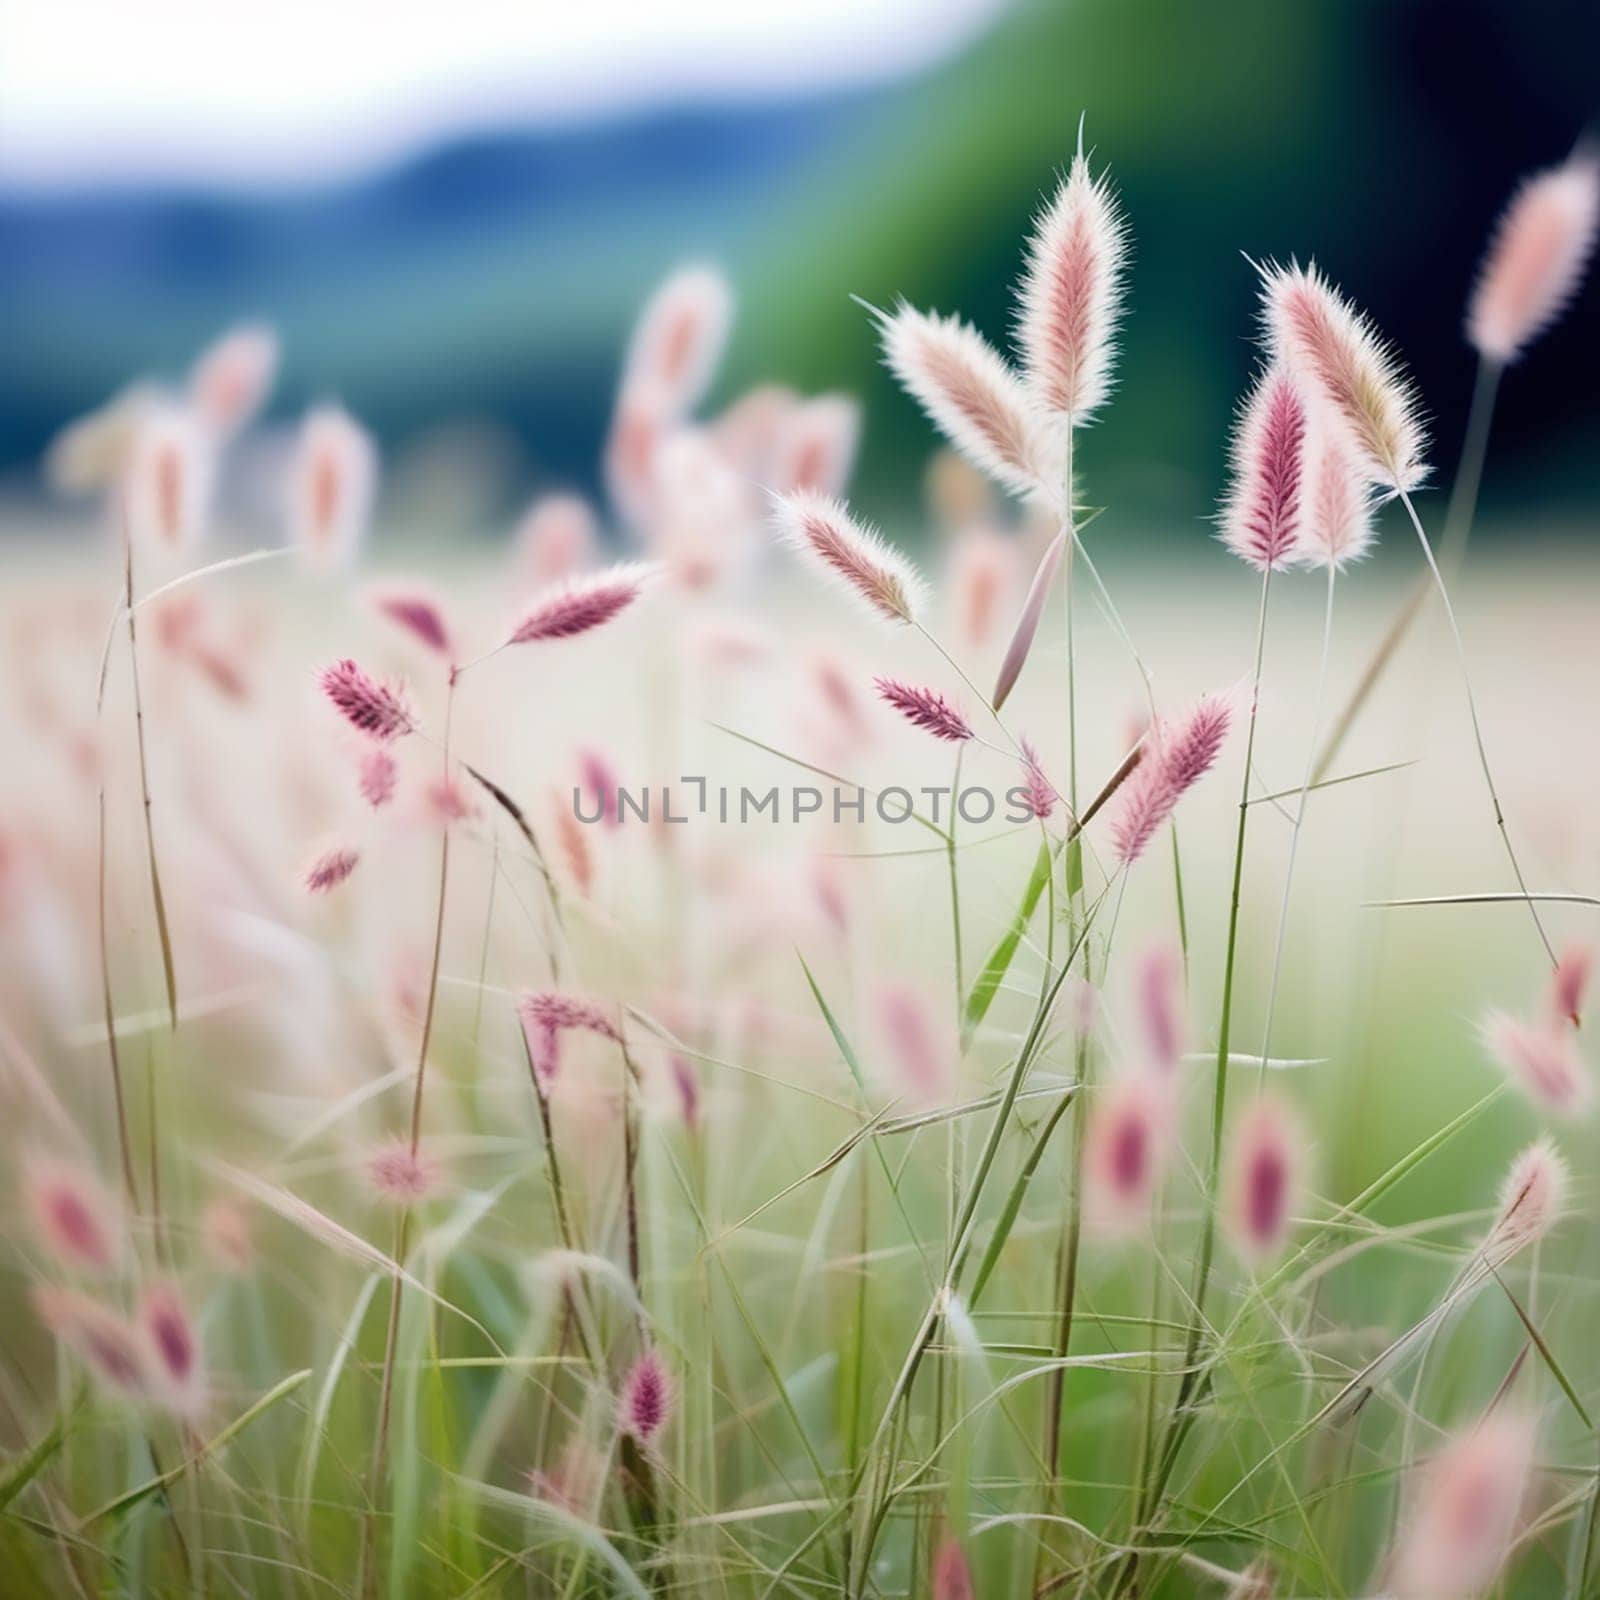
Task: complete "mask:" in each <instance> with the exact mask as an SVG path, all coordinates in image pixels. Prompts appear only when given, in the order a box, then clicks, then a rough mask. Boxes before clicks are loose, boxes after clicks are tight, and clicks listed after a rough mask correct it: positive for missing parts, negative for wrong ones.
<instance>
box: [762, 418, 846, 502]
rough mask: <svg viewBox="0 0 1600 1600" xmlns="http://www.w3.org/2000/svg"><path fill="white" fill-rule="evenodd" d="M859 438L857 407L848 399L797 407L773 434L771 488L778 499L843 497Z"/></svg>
mask: <svg viewBox="0 0 1600 1600" xmlns="http://www.w3.org/2000/svg"><path fill="white" fill-rule="evenodd" d="M860 437H861V407H860V406H859V405H858V404H857V403H856V402H855V401H854V400H852V399H851V398H850V397H849V396H848V395H842V394H820V395H817V396H816V397H815V398H814V399H811V400H806V401H804V402H802V403H801V404H800V405H798V406H796V407H795V408H794V409H793V410H792V411H791V412H790V413H789V415H788V416H787V417H786V418H785V419H784V421H783V423H782V425H781V428H780V430H779V434H778V440H777V451H776V456H777V460H776V466H775V467H774V469H773V483H772V487H773V488H775V489H777V490H779V491H780V492H781V493H783V494H818V495H840V494H843V493H844V491H845V486H846V484H848V483H849V481H850V469H851V467H852V466H854V465H855V459H856V444H857V442H858V441H859V439H860Z"/></svg>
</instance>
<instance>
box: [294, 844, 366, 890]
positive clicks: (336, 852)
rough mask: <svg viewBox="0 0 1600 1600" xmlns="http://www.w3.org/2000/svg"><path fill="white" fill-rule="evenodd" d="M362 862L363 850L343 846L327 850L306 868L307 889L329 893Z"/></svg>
mask: <svg viewBox="0 0 1600 1600" xmlns="http://www.w3.org/2000/svg"><path fill="white" fill-rule="evenodd" d="M360 864H361V852H360V851H359V850H348V849H345V848H344V847H343V846H339V847H336V848H335V849H332V850H325V851H324V852H323V853H322V854H321V855H320V856H318V857H317V859H316V860H315V861H313V862H312V863H311V865H310V866H309V867H307V868H306V880H305V881H306V890H307V892H308V893H310V894H328V893H329V892H331V891H332V890H334V889H337V888H338V887H339V885H340V884H341V883H343V882H344V881H345V880H346V879H347V878H348V877H349V876H350V874H351V873H352V872H354V871H355V870H356V868H357V867H358V866H359V865H360Z"/></svg>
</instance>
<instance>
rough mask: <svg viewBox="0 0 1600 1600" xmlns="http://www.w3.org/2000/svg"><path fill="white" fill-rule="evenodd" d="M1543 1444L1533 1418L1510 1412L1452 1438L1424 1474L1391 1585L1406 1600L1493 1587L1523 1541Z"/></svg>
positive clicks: (1444, 1599) (1443, 1599)
mask: <svg viewBox="0 0 1600 1600" xmlns="http://www.w3.org/2000/svg"><path fill="white" fill-rule="evenodd" d="M1536 1443H1537V1430H1536V1427H1535V1424H1534V1423H1533V1421H1532V1419H1531V1418H1528V1417H1525V1416H1521V1415H1519V1414H1517V1413H1516V1412H1510V1411H1502V1410H1496V1411H1494V1412H1491V1413H1490V1414H1489V1415H1488V1416H1486V1417H1485V1418H1484V1419H1483V1420H1482V1421H1481V1422H1480V1423H1479V1424H1478V1425H1477V1427H1476V1428H1473V1429H1471V1430H1470V1431H1468V1432H1465V1433H1459V1434H1457V1435H1456V1436H1455V1437H1454V1438H1452V1439H1449V1440H1447V1441H1446V1442H1445V1444H1444V1446H1443V1448H1442V1449H1441V1450H1440V1451H1439V1452H1438V1454H1437V1455H1435V1456H1434V1458H1433V1460H1432V1461H1431V1462H1429V1463H1428V1465H1427V1466H1426V1467H1425V1469H1424V1470H1423V1473H1422V1481H1421V1483H1420V1485H1419V1488H1418V1492H1417V1494H1416V1496H1415V1503H1414V1504H1413V1505H1412V1507H1411V1508H1410V1511H1409V1513H1408V1514H1407V1516H1406V1517H1405V1520H1404V1522H1403V1524H1402V1529H1401V1534H1400V1539H1399V1542H1398V1545H1397V1547H1396V1550H1395V1556H1394V1561H1393V1564H1392V1574H1391V1585H1390V1586H1387V1587H1392V1590H1393V1592H1394V1593H1395V1594H1396V1595H1397V1596H1400V1597H1402V1600H1457V1597H1459V1596H1465V1595H1476V1594H1481V1593H1483V1592H1484V1591H1485V1590H1487V1589H1489V1588H1490V1587H1491V1586H1492V1585H1493V1584H1494V1581H1495V1579H1496V1577H1497V1576H1498V1574H1499V1572H1500V1569H1501V1567H1502V1566H1504V1564H1505V1560H1506V1557H1507V1555H1508V1554H1509V1553H1510V1550H1511V1545H1512V1542H1513V1540H1514V1539H1515V1537H1516V1532H1517V1524H1518V1522H1519V1520H1520V1518H1521V1515H1522V1508H1523V1503H1524V1502H1525V1500H1526V1499H1527V1494H1528V1485H1529V1480H1530V1478H1531V1477H1532V1474H1533V1467H1534V1450H1535V1446H1536Z"/></svg>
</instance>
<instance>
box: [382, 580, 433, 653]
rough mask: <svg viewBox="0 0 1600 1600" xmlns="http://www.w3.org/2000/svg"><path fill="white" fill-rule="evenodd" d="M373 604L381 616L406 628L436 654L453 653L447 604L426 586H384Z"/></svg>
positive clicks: (397, 625) (414, 637) (413, 636)
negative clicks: (445, 612)
mask: <svg viewBox="0 0 1600 1600" xmlns="http://www.w3.org/2000/svg"><path fill="white" fill-rule="evenodd" d="M372 606H373V609H374V610H375V611H376V612H377V613H378V615H379V616H380V617H383V618H385V619H386V620H388V621H390V622H392V623H394V624H395V626H396V627H399V628H403V629H404V630H405V631H406V632H407V633H409V634H410V635H411V637H412V638H413V639H416V640H417V641H419V642H420V643H421V644H423V645H426V646H427V648H428V649H429V650H431V651H433V652H434V654H435V655H440V656H448V655H449V654H450V649H451V646H450V629H449V626H448V625H447V624H446V622H445V619H444V607H443V606H442V605H440V603H439V601H438V599H437V598H436V597H435V596H433V595H431V594H429V593H428V592H427V591H426V590H424V589H420V588H415V587H410V588H403V589H402V588H392V587H386V588H382V589H379V590H376V591H375V592H374V593H373V595H372Z"/></svg>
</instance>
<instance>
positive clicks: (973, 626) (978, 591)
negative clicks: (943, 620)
mask: <svg viewBox="0 0 1600 1600" xmlns="http://www.w3.org/2000/svg"><path fill="white" fill-rule="evenodd" d="M1017 576H1018V574H1017V552H1016V547H1015V546H1014V545H1013V544H1012V543H1011V541H1010V540H1008V539H1005V538H1002V537H1001V536H1000V535H999V534H997V533H991V532H989V531H988V530H987V529H984V528H971V529H968V531H967V532H965V533H963V534H962V535H961V537H960V539H959V541H958V542H957V544H956V550H955V557H954V559H953V561H952V562H951V570H950V610H951V613H952V615H953V617H954V620H955V629H956V635H957V637H958V638H959V639H960V640H961V642H962V644H963V645H964V646H965V647H966V648H967V649H968V650H973V651H976V650H982V649H984V648H986V647H987V645H988V644H989V641H990V640H991V639H992V638H993V637H994V634H995V628H996V626H997V624H998V622H999V620H1000V615H1001V612H1002V609H1003V608H1004V607H1005V606H1006V605H1007V603H1008V601H1009V597H1010V596H1011V594H1012V592H1013V590H1014V589H1015V587H1016V582H1017Z"/></svg>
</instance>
